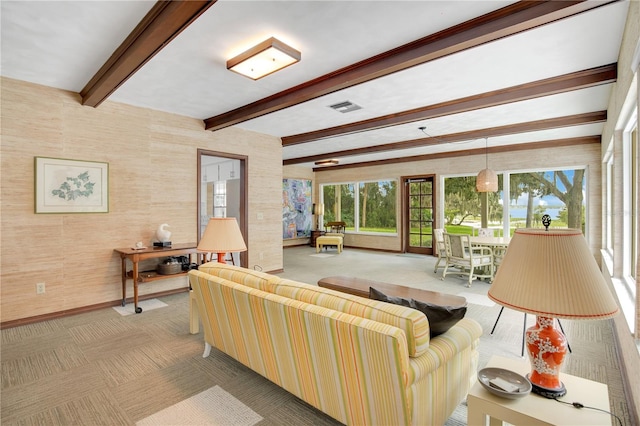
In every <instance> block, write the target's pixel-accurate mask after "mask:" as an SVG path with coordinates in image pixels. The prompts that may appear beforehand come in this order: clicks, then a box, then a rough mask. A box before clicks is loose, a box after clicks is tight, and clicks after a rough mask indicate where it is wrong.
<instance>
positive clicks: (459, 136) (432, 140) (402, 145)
mask: <svg viewBox="0 0 640 426" xmlns="http://www.w3.org/2000/svg"><path fill="white" fill-rule="evenodd" d="M605 121H607V111H596V112H588V113H584V114H575V115H569V116H565V117H556V118H549V119H545V120H536V121H528V122H525V123H515V124H508V125H505V126H498V127H490V128H486V129H478V130H470V131H467V132H459V133H450V134H447V135H439V136H437V137H426V138H419V139H413V140H409V141H402V142H392V143H386V144H381V145H374V146H367V147H363V148H354V149H347V150H342V151H334V152H329V153H323V154H316V155H309V156H306V157H298V158H289V159H287V160H283V162H282V164H283V165H284V166H289V165H293V164H302V163H309V162H314V161H319V160H326V159H328V158H345V157H351V156H354V155H365V154H372V153H376V152H387V151H397V150H403V149H411V148H419V147H422V146H430V145H438V144H444V143H455V142H463V141H472V140H475V139H481V138H490V137H496V136H505V135H513V134H518V133H525V132H535V131H540V130H549V129H558V128H562V127H569V126H581V125H585V124H593V123H604V122H605ZM483 149H484V148H483Z"/></svg>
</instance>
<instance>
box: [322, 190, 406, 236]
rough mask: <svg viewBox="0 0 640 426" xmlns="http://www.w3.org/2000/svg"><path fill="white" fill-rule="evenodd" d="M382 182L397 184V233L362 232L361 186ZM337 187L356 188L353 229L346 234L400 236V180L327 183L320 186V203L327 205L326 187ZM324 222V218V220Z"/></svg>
mask: <svg viewBox="0 0 640 426" xmlns="http://www.w3.org/2000/svg"><path fill="white" fill-rule="evenodd" d="M381 182H395V184H396V194H395V200H394V208H395V232H375V231H361V230H360V184H366V183H378V184H379V183H381ZM337 185H353V188H354V197H353V200H354V206H353V216H354V217H353V229H348V228H347V229H345V233H348V234H359V235H375V236H380V237H397V236H398V226H399V224H398V209H399V206H398V196H399V195H398V188H399V179H398V178H382V179H365V180H352V181H344V182H327V183H322V184H319V185H318V186H319V188H318V194H319V199H320V203H323V204H324V205H325V210H326V205H327V203H325V200H324V187H325V186H337ZM323 220H324V218H323Z"/></svg>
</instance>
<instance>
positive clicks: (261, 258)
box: [260, 252, 264, 260]
mask: <svg viewBox="0 0 640 426" xmlns="http://www.w3.org/2000/svg"><path fill="white" fill-rule="evenodd" d="M260 260H264V253H263V252H260Z"/></svg>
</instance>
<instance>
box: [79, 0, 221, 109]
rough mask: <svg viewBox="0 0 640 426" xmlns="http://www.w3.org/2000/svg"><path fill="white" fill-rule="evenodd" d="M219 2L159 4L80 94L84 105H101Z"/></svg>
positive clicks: (213, 0) (162, 2) (197, 0)
mask: <svg viewBox="0 0 640 426" xmlns="http://www.w3.org/2000/svg"><path fill="white" fill-rule="evenodd" d="M216 1H217V0H207V1H199V0H192V1H158V2H157V3H156V4H155V5H154V6H153V7H152V8H151V10H150V11H149V12H148V13H147V14H146V16H145V17H144V18H143V19H142V21H140V23H139V24H138V25H137V26H136V28H135V29H134V30H133V31H132V32H131V34H129V36H128V37H127V38H126V39H125V40H124V41H123V42H122V44H121V45H120V46H119V47H118V48H117V49H116V50H115V52H113V54H112V55H111V57H110V58H109V59H108V60H107V62H105V64H104V65H103V66H102V67H101V68H100V70H98V72H97V73H96V74H95V75H94V76H93V77H92V78H91V80H89V83H87V85H86V86H85V87H84V88H83V89H82V90H81V91H80V96H81V97H82V105H87V106H92V107H97V106H98V105H100V104H101V103H102V102H103V101H105V100H106V99H107V98H108V97H109V96H110V95H111V94H112V93H113V92H115V91H116V89H117V88H118V87H120V86H121V85H122V84H123V83H124V82H125V81H127V80H128V79H129V77H131V76H132V75H133V74H134V73H135V72H136V71H138V70H139V69H140V68H141V67H142V66H143V65H144V64H146V63H147V62H148V61H149V60H150V59H151V58H153V57H154V56H155V55H156V53H158V52H159V51H160V50H162V48H164V47H165V46H166V45H167V44H168V43H169V42H170V41H171V40H173V39H174V38H175V37H176V36H177V35H178V34H180V33H181V32H182V31H183V30H184V29H185V28H187V27H188V26H189V25H190V24H191V23H193V22H194V21H195V20H196V19H197V18H198V17H199V16H200V15H202V14H203V13H204V12H205V11H206V10H207V9H208V8H209V7H211V6H212V5H213V4H214V3H215V2H216Z"/></svg>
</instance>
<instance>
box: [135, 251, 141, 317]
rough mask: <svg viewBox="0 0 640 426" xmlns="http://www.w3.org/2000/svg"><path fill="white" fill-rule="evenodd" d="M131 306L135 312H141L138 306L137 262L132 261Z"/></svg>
mask: <svg viewBox="0 0 640 426" xmlns="http://www.w3.org/2000/svg"><path fill="white" fill-rule="evenodd" d="M133 306H134V310H135V312H136V314H139V313H140V312H142V308H139V307H138V262H133Z"/></svg>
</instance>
